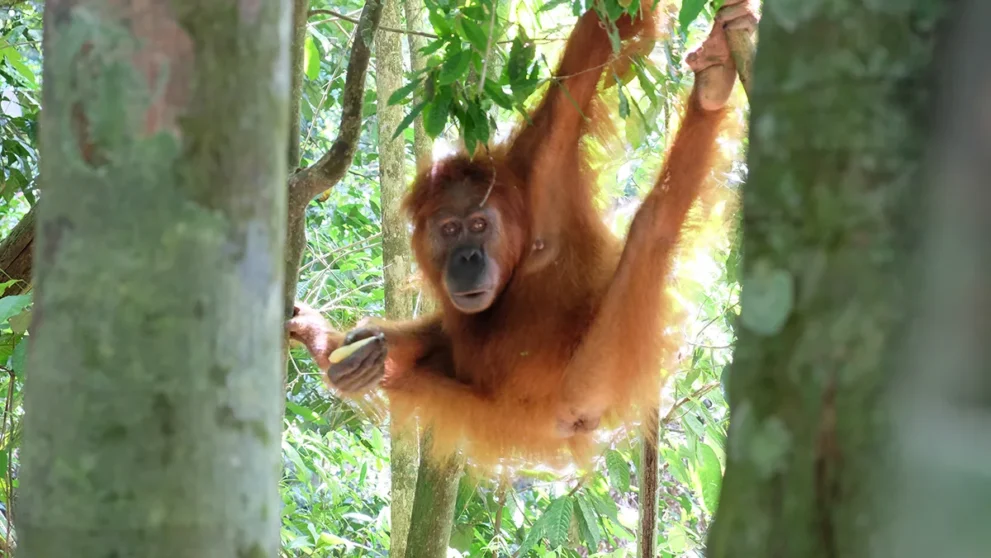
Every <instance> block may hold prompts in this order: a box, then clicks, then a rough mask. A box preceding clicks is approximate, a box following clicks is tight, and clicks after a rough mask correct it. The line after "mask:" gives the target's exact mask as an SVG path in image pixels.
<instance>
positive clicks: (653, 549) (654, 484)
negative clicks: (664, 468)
mask: <svg viewBox="0 0 991 558" xmlns="http://www.w3.org/2000/svg"><path fill="white" fill-rule="evenodd" d="M659 419H660V410H657V411H654V412H652V413H651V414H650V415H649V417H648V419H647V424H645V425H644V427H643V433H642V434H641V436H640V439H641V441H642V444H641V447H640V482H639V484H640V491H639V498H638V499H639V502H640V517H639V519H638V521H637V557H638V558H654V557H655V556H657V504H658V483H659V482H660V478H659V473H660V464H659V459H658V458H659V457H660V456H659V453H658V450H657V447H658V442H659V441H660V430H661V429H660V425H659Z"/></svg>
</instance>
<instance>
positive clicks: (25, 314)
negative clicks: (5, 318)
mask: <svg viewBox="0 0 991 558" xmlns="http://www.w3.org/2000/svg"><path fill="white" fill-rule="evenodd" d="M30 326H31V309H30V308H27V309H25V310H22V311H21V312H20V313H19V314H17V315H14V316H11V317H10V330H11V331H13V332H14V333H16V334H18V335H20V334H23V333H25V332H26V331H27V330H28V328H29V327H30Z"/></svg>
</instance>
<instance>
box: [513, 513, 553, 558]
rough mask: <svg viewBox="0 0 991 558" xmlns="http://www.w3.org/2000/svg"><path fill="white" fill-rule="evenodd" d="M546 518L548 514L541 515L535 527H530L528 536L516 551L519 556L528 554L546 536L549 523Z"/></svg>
mask: <svg viewBox="0 0 991 558" xmlns="http://www.w3.org/2000/svg"><path fill="white" fill-rule="evenodd" d="M546 518H547V515H546V514H544V515H542V516H540V519H538V520H537V521H535V522H534V524H533V527H530V530H529V531H527V533H526V538H524V539H523V543H522V544H520V548H519V550H518V551H517V553H516V555H517V556H526V554H527V552H530V551H531V550H532V549H533V547H534V546H536V545H537V543H538V542H539V541H540V539H542V538H543V537H544V531H545V525H546V523H547V520H546Z"/></svg>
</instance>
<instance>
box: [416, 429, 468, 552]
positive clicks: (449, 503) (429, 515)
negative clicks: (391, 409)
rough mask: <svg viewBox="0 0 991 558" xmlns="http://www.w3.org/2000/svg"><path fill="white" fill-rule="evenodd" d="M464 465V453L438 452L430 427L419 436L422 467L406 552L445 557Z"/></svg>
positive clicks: (418, 477)
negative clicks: (440, 454) (443, 453)
mask: <svg viewBox="0 0 991 558" xmlns="http://www.w3.org/2000/svg"><path fill="white" fill-rule="evenodd" d="M463 466H464V457H463V456H462V455H461V454H454V455H447V456H438V455H437V454H436V452H435V451H434V450H433V442H432V441H431V435H430V431H429V430H427V432H426V433H425V434H424V435H423V437H422V438H421V440H420V470H419V474H418V475H417V479H416V498H415V499H414V501H413V522H412V524H411V526H410V532H409V542H408V543H407V545H406V555H407V556H410V557H415V558H446V556H447V550H448V547H449V545H450V543H451V529H452V528H453V527H454V506H455V503H456V502H457V498H458V479H460V478H461V471H462V469H463Z"/></svg>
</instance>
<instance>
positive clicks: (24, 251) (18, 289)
mask: <svg viewBox="0 0 991 558" xmlns="http://www.w3.org/2000/svg"><path fill="white" fill-rule="evenodd" d="M37 213H38V211H37V206H35V207H32V208H31V210H30V211H28V212H27V214H25V215H24V217H21V220H20V221H18V222H17V224H16V225H14V228H13V229H11V231H10V234H8V235H7V238H5V239H3V242H0V283H4V282H7V281H9V280H11V279H16V280H17V283H14V284H13V285H11V286H9V287H7V288H6V289H5V290H4V291H0V296H10V295H16V294H21V293H23V292H25V291H27V290H28V288H30V287H31V263H32V260H33V259H34V258H33V246H34V221H35V215H36V214H37Z"/></svg>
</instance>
